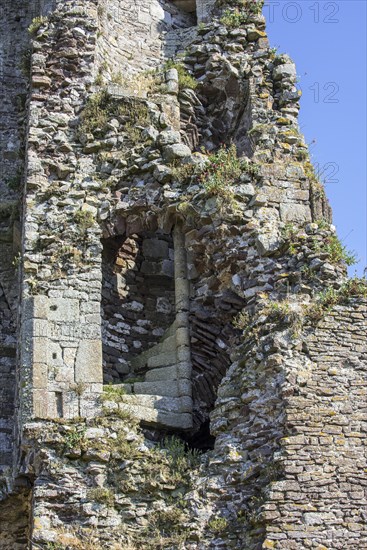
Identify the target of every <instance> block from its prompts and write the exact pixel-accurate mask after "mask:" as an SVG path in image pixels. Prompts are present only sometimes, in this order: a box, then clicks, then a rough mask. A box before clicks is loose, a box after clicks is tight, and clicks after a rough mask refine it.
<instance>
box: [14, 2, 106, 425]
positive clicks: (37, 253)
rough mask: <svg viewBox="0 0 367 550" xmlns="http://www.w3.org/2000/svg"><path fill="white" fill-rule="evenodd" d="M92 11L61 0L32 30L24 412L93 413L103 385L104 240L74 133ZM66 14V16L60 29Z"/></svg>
mask: <svg viewBox="0 0 367 550" xmlns="http://www.w3.org/2000/svg"><path fill="white" fill-rule="evenodd" d="M81 8H83V9H81ZM96 19H97V6H96V3H95V2H89V3H88V4H86V3H85V2H83V6H82V5H81V3H78V2H70V3H66V4H65V3H64V2H60V3H58V4H56V6H55V10H54V11H53V12H52V14H50V15H49V17H48V18H47V19H44V20H42V21H41V24H40V25H39V28H38V29H36V31H35V32H34V39H33V54H32V58H31V62H32V66H31V90H30V95H29V127H28V141H27V145H28V146H27V178H26V194H25V204H24V218H23V227H24V235H23V258H24V263H23V274H22V277H23V281H22V283H23V284H22V313H21V327H20V334H21V336H20V338H21V342H22V344H23V345H22V349H21V356H20V369H19V382H18V383H19V388H20V402H21V416H22V418H23V419H24V418H32V417H34V416H36V417H48V416H50V415H51V416H54V415H55V414H56V415H57V416H67V417H72V416H75V415H78V414H79V413H80V406H81V402H84V405H82V408H85V414H93V412H92V410H93V409H91V408H89V410H88V403H89V404H90V405H91V404H92V402H93V399H94V397H95V396H96V395H97V394H98V393H100V390H101V383H102V353H101V328H100V325H101V322H100V292H101V278H102V277H101V258H100V252H101V245H100V243H99V230H98V228H97V227H96V226H95V225H94V224H93V222H92V223H90V219H91V215H92V213H93V212H95V211H96V208H95V206H94V204H95V199H94V198H93V197H90V196H87V192H86V188H87V186H88V184H85V181H88V180H89V177H88V176H89V174H88V161H87V162H86V164H85V160H87V159H86V158H84V159H83V154H82V149H81V147H80V144H79V142H76V133H75V117H76V115H77V113H78V112H79V111H80V108H81V105H82V104H83V101H84V95H85V93H86V87H87V86H88V83H89V84H90V79H91V76H90V73H91V72H92V67H93V62H94V52H95V48H94V44H95V39H94V35H93V33H94V32H96V29H97V26H96ZM61 21H62V22H63V24H66V22H67V21H69V23H70V26H69V27H68V30H67V32H66V31H65V32H64V31H63V32H62V36H61V34H60V22H61ZM65 29H66V27H65ZM73 121H74V126H73ZM80 154H81V155H80ZM80 157H81V158H80ZM83 161H84V163H83ZM78 216H79V217H78ZM77 219H78V220H79V226H78V227H76V226H75V225H74V226H73V225H72V222H73V221H74V222H75V220H77ZM85 284H87V285H88V292H86V291H85ZM80 361H82V363H83V367H82V368H80V367H81V363H80ZM78 365H79V366H78ZM81 396H83V397H82V398H81Z"/></svg>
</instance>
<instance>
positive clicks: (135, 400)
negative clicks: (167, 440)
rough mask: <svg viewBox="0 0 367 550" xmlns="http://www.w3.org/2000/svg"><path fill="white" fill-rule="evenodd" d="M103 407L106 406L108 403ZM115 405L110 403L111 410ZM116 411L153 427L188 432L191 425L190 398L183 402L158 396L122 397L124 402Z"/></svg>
mask: <svg viewBox="0 0 367 550" xmlns="http://www.w3.org/2000/svg"><path fill="white" fill-rule="evenodd" d="M126 398H129V399H126ZM182 401H184V403H185V405H184V407H183V408H184V409H185V410H182ZM105 405H106V406H108V405H109V403H106V404H105ZM116 405H117V404H116V403H111V408H112V409H113V408H116ZM180 407H181V410H180ZM118 409H119V410H120V411H124V412H126V413H128V414H129V415H131V416H132V417H134V418H136V419H138V420H142V421H144V422H145V423H147V424H152V425H154V426H164V427H171V428H176V429H181V430H189V429H191V428H192V425H193V424H192V414H191V409H192V401H191V398H184V400H183V399H182V398H181V399H178V398H168V397H161V396H159V395H149V396H147V395H129V396H124V401H123V402H121V403H119V404H118Z"/></svg>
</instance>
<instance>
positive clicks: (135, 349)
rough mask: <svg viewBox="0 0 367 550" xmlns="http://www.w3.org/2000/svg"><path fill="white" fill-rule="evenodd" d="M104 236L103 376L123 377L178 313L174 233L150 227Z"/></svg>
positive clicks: (106, 378)
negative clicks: (148, 228) (133, 231)
mask: <svg viewBox="0 0 367 550" xmlns="http://www.w3.org/2000/svg"><path fill="white" fill-rule="evenodd" d="M102 242H103V287H102V319H103V371H104V382H105V383H119V382H124V381H125V380H126V379H128V378H129V376H130V375H131V372H132V369H131V360H132V359H133V358H134V357H136V356H138V355H140V354H142V353H143V352H144V351H146V350H147V349H149V348H151V347H152V346H154V345H155V344H157V343H158V342H159V341H160V340H161V339H162V336H163V335H164V333H165V332H166V331H167V329H168V328H169V327H170V326H171V324H172V323H173V321H174V319H175V296H174V290H175V284H174V263H173V259H174V258H173V255H174V251H173V239H172V235H170V234H165V233H162V232H156V233H149V232H145V233H142V234H139V235H138V234H133V235H129V236H128V237H127V236H126V235H122V236H117V237H111V238H108V239H104V240H103V241H102ZM140 374H141V373H140Z"/></svg>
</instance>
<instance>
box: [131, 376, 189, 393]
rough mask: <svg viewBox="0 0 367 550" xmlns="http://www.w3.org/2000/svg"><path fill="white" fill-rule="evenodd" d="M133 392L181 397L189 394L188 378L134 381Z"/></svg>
mask: <svg viewBox="0 0 367 550" xmlns="http://www.w3.org/2000/svg"><path fill="white" fill-rule="evenodd" d="M133 386H134V393H135V394H143V395H162V396H165V397H181V396H184V395H185V396H186V395H187V396H190V395H191V382H190V381H189V380H185V379H183V380H169V379H166V380H164V381H163V380H162V381H155V382H135V383H134V384H133Z"/></svg>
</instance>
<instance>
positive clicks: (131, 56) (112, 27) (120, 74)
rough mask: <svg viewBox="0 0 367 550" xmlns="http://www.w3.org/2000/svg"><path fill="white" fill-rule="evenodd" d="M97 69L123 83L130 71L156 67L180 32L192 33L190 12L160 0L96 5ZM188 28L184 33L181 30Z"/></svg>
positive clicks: (173, 48) (170, 53)
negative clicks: (97, 6)
mask: <svg viewBox="0 0 367 550" xmlns="http://www.w3.org/2000/svg"><path fill="white" fill-rule="evenodd" d="M98 17H99V20H98V24H99V28H100V30H99V33H98V37H97V45H98V47H97V64H98V68H97V71H98V72H99V74H100V75H102V76H104V77H106V79H107V80H109V81H111V82H112V83H115V84H117V85H120V86H121V85H126V81H128V80H130V79H131V80H132V86H133V88H134V84H135V86H137V83H136V82H134V76H133V75H134V74H135V75H136V73H141V72H142V71H147V70H152V69H156V68H157V67H158V66H159V64H160V63H161V61H162V60H163V59H164V58H168V57H172V56H173V55H174V53H175V51H176V49H177V47H178V46H179V45H181V43H182V36H184V35H185V34H188V39H186V41H187V40H189V39H190V38H191V37H192V32H195V30H193V28H194V27H195V25H196V17H195V14H190V13H187V12H185V11H183V10H182V9H180V8H179V7H177V6H176V5H175V3H174V2H169V1H164V0H160V1H158V0H154V1H153V2H147V0H139V2H136V3H134V5H133V6H132V5H131V4H130V3H129V2H127V1H126V0H109V1H108V2H104V3H100V5H99V8H98ZM181 29H189V31H188V33H187V32H186V31H185V30H183V31H182V30H181Z"/></svg>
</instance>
